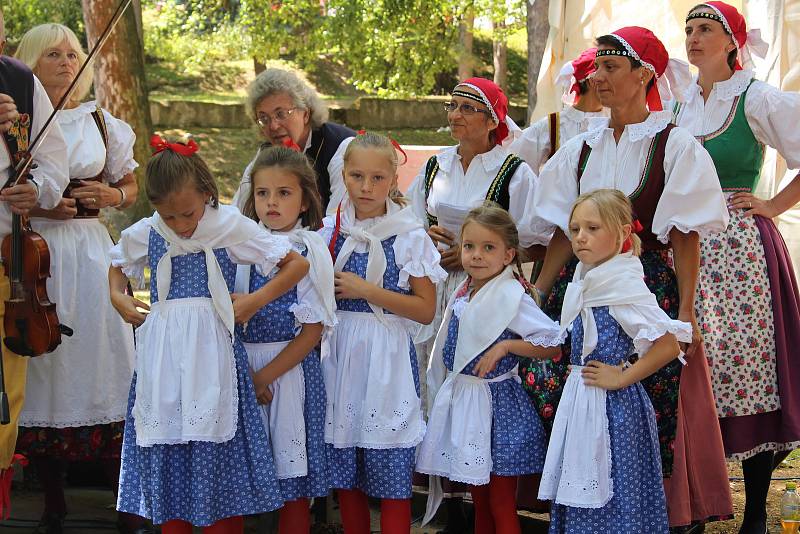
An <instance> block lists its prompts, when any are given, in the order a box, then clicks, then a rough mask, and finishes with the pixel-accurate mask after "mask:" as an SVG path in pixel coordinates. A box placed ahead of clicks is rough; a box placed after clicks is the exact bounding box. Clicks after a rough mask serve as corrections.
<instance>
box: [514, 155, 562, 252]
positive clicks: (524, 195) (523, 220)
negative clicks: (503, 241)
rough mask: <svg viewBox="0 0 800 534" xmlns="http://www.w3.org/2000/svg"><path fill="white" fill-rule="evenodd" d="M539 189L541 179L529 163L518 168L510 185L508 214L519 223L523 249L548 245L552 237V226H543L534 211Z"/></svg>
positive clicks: (520, 240)
mask: <svg viewBox="0 0 800 534" xmlns="http://www.w3.org/2000/svg"><path fill="white" fill-rule="evenodd" d="M538 187H539V177H538V176H536V173H534V172H533V170H532V169H531V168H530V167H529V166H528V164H527V163H522V165H520V166H519V167H518V168H517V170H516V171H515V172H514V176H512V177H511V181H510V182H509V184H508V196H509V202H508V213H509V214H510V215H511V218H512V219H514V222H516V223H517V231H518V232H519V243H520V245H522V246H523V247H529V246H531V245H547V243H549V242H550V237H551V236H552V231H551V230H550V226H549V225H546V224H542V223H541V221H540V220H539V219H538V218H537V217H536V211H535V210H534V209H533V202H534V198H535V196H536V190H537V189H538Z"/></svg>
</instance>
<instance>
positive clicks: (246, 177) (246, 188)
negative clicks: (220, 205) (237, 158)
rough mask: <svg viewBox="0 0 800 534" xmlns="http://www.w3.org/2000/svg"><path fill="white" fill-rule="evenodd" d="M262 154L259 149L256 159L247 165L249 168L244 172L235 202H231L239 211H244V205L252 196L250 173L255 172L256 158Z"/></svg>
mask: <svg viewBox="0 0 800 534" xmlns="http://www.w3.org/2000/svg"><path fill="white" fill-rule="evenodd" d="M259 153H261V149H260V148H259V149H258V152H256V155H255V157H253V159H252V160H250V163H248V164H247V167H245V168H244V172H243V173H242V179H241V181H240V182H239V187H238V189H236V193H235V194H234V195H233V200H231V206H236V207H237V208H239V211H242V210H243V209H244V205H245V203H246V202H247V197H248V196H249V195H250V172H251V171H252V170H253V165H255V163H256V158H257V157H258V154H259Z"/></svg>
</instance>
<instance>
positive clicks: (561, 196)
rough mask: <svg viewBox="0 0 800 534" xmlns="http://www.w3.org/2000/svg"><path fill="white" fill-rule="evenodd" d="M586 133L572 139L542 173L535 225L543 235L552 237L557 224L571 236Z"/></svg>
mask: <svg viewBox="0 0 800 534" xmlns="http://www.w3.org/2000/svg"><path fill="white" fill-rule="evenodd" d="M585 137H586V136H585V135H583V134H582V135H579V136H577V137H573V138H572V139H570V140H569V141H568V142H567V144H565V145H564V146H562V147H561V148H560V149H559V150H558V152H556V153H555V154H554V155H553V157H552V158H550V159H549V160H548V161H547V163H545V165H544V167H542V172H541V173H539V184H538V187H537V188H536V191H535V192H534V195H533V204H532V206H533V209H532V211H533V215H532V217H533V219H532V225H533V228H534V229H535V230H536V232H537V234H538V235H539V236H540V238H542V237H543V236H548V237H547V238H548V240H549V236H551V235H552V234H553V231H554V230H555V229H556V227H558V228H561V230H562V231H563V232H564V233H565V234H566V235H567V236H569V214H570V212H571V211H572V204H573V203H574V202H575V200H576V199H577V198H578V158H579V157H580V153H581V147H582V146H583V141H584V139H585ZM546 243H547V242H545V244H546Z"/></svg>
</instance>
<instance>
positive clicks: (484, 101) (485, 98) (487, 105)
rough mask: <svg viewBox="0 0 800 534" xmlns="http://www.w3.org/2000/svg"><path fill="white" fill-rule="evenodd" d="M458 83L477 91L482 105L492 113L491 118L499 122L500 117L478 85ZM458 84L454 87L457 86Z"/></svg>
mask: <svg viewBox="0 0 800 534" xmlns="http://www.w3.org/2000/svg"><path fill="white" fill-rule="evenodd" d="M458 85H463V86H465V87H469V88H470V89H472V90H473V91H477V92H478V95H480V97H481V100H483V103H484V105H485V106H486V107H487V108H489V111H490V112H491V113H492V119H493V120H494V122H496V123H497V124H500V119H498V118H497V113H495V111H494V107H493V106H492V103H491V102H490V101H489V99H488V98H487V97H486V94H485V93H484V92H483V91H482V90H481V88H480V87H478V86H477V85H472V84H471V83H460V84H458ZM458 85H457V86H456V87H458Z"/></svg>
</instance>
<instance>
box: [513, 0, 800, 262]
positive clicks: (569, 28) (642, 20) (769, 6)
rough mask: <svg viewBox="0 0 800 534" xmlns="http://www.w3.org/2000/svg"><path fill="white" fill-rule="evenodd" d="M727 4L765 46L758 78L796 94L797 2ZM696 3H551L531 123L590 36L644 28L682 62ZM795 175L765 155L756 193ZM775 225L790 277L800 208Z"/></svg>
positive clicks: (548, 105)
mask: <svg viewBox="0 0 800 534" xmlns="http://www.w3.org/2000/svg"><path fill="white" fill-rule="evenodd" d="M529 1H538V2H543V1H545V0H529ZM726 1H728V3H730V4H732V5H734V6H736V7H737V8H738V9H739V10H740V11H741V12H742V13H743V14H744V16H745V18H746V19H747V22H748V28H760V29H761V34H762V36H763V38H764V40H765V41H767V43H769V45H770V51H769V54H768V55H767V58H766V60H758V59H757V58H756V61H757V63H756V67H757V70H756V75H757V77H758V78H759V79H761V80H764V81H767V82H769V83H771V84H773V85H775V86H778V87H781V88H782V89H783V90H784V91H798V90H800V0H726ZM699 3H701V0H688V1H687V0H673V1H668V0H649V1H646V2H642V1H641V0H550V11H549V19H550V35H549V36H548V40H547V46H546V47H545V51H544V58H543V61H542V70H541V72H540V74H539V80H538V87H537V94H538V101H537V104H536V109H534V112H533V115H532V117H531V120H532V121H534V120H536V119H538V118H540V117H543V116H544V115H546V114H547V113H550V112H552V111H555V110H557V109H559V108H560V107H561V94H560V93H559V92H558V89H557V88H556V87H555V85H554V81H555V78H556V76H557V75H558V71H559V69H560V68H561V65H563V64H564V63H565V62H566V61H569V60H570V59H572V58H574V57H576V56H577V55H578V54H579V53H580V52H581V51H582V50H584V49H585V48H587V47H589V46H591V44H592V42H593V40H594V38H595V37H598V36H600V35H604V34H607V33H608V32H610V31H613V30H615V29H617V28H620V27H623V26H632V25H635V26H644V27H646V28H649V29H651V30H652V31H653V32H654V33H655V34H656V35H657V36H658V37H659V38H660V39H661V40H662V41H663V42H664V45H665V46H666V47H667V49H668V50H669V52H670V55H671V56H673V57H676V58H680V59H683V60H685V59H686V52H685V49H684V45H683V41H684V33H683V28H684V20H685V18H686V14H687V13H688V12H689V10H690V9H691V8H692V7H694V6H695V5H697V4H699ZM796 174H797V171H787V169H786V163H785V162H784V161H783V159H782V158H780V157H777V156H776V154H775V152H774V151H772V150H770V152H769V153H768V155H767V161H766V163H765V165H764V172H763V174H762V179H761V182H760V184H759V188H758V189H759V191H758V194H760V195H761V196H764V197H768V196H772V195H774V194H775V193H776V192H777V191H779V190H780V189H781V188H782V187H783V186H785V185H786V184H787V183H788V182H789V181H790V180H791V179H792V178H793V177H794V176H795V175H796ZM776 177H777V179H776ZM778 222H779V224H780V228H781V231H782V233H783V236H784V238H785V239H786V244H787V245H788V246H789V250H790V252H791V253H792V258H793V260H794V266H795V272H796V273H800V206H796V207H795V208H794V209H792V210H789V211H787V212H786V213H785V214H783V215H782V216H781V217H780V221H778Z"/></svg>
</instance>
